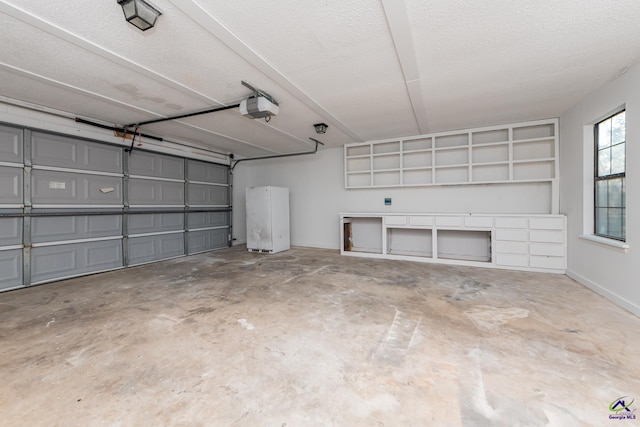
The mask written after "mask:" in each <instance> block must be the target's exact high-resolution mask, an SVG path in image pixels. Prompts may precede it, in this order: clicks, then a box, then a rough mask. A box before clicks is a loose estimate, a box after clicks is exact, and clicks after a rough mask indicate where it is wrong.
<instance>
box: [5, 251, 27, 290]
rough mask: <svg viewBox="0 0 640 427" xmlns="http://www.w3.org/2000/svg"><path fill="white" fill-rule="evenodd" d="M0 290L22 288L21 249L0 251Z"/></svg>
mask: <svg viewBox="0 0 640 427" xmlns="http://www.w3.org/2000/svg"><path fill="white" fill-rule="evenodd" d="M0 272H2V275H0V290H2V289H10V288H15V287H18V286H22V249H12V250H9V251H0Z"/></svg>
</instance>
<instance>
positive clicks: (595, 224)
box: [592, 108, 627, 243]
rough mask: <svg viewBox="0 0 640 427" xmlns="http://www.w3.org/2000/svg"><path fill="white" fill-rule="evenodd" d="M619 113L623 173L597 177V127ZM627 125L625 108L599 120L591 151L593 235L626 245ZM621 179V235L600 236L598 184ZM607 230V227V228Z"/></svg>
mask: <svg viewBox="0 0 640 427" xmlns="http://www.w3.org/2000/svg"><path fill="white" fill-rule="evenodd" d="M620 113H625V134H624V142H620V143H618V144H616V145H620V144H624V171H623V172H619V173H615V174H609V175H605V176H599V156H598V154H599V152H600V151H602V150H600V149H599V133H600V132H599V126H600V125H601V124H602V123H604V122H606V121H607V120H610V119H612V118H613V117H615V116H617V115H618V114H620ZM626 125H627V121H626V108H622V109H620V110H617V111H616V112H614V113H612V114H610V115H608V116H607V117H605V118H603V119H601V120H599V121H598V122H596V123H595V124H594V126H593V140H594V141H593V150H594V155H593V157H594V158H593V230H592V231H593V235H594V236H597V237H600V238H604V239H611V240H615V241H618V242H623V243H626V237H627V232H626V221H627V218H626V208H627V201H626V174H627V131H626V127H627V126H626ZM611 147H613V144H612V145H611V146H610V147H608V148H609V149H610V148H611ZM611 161H612V160H611V159H610V160H609V162H611ZM620 178H622V188H623V189H624V191H623V193H622V194H623V197H624V199H623V203H622V206H621V209H622V210H623V212H625V215H624V219H623V223H622V233H621V235H622V236H621V237H619V236H613V235H610V234H602V233H598V221H597V219H598V217H597V210H598V190H597V188H598V183H599V182H601V181H607V182H608V181H611V180H614V179H620ZM608 194H609V190H608V189H607V196H608ZM607 208H609V206H608V205H607ZM607 230H608V227H607Z"/></svg>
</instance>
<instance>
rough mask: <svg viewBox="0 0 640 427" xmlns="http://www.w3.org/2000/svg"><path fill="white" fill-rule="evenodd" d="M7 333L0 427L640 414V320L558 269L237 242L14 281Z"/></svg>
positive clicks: (2, 308) (573, 418) (0, 309)
mask: <svg viewBox="0 0 640 427" xmlns="http://www.w3.org/2000/svg"><path fill="white" fill-rule="evenodd" d="M0 344H1V345H0V425H2V426H152V425H153V426H160V425H167V426H218V425H220V426H278V427H280V426H331V425H335V426H430V425H433V426H457V425H463V426H496V425H503V426H544V425H552V426H573V425H576V426H577V425H596V426H603V425H635V423H636V422H640V420H639V421H628V420H627V421H618V424H612V423H615V422H616V421H611V420H609V415H610V414H612V412H611V411H610V410H609V405H610V404H611V402H612V401H614V400H615V399H617V398H618V397H621V396H629V398H627V403H628V402H629V400H630V399H631V398H636V399H637V400H638V402H640V363H638V362H640V319H639V318H637V317H635V316H633V315H631V314H630V313H628V312H626V311H624V310H622V309H620V308H618V307H616V306H615V305H613V304H612V303H610V302H608V301H606V300H605V299H603V298H601V297H600V296H598V295H596V294H594V293H593V292H591V291H590V290H588V289H586V288H584V287H582V286H581V285H579V284H577V283H575V282H573V281H572V280H570V279H568V278H567V277H565V276H559V275H547V274H536V273H526V272H511V271H499V270H492V269H474V268H463V267H452V266H443V265H430V264H420V263H410V262H400V261H378V260H368V259H357V258H349V257H341V256H340V255H339V254H338V253H337V251H329V250H318V249H304V248H294V249H292V250H290V251H287V252H283V253H280V254H275V255H263V254H252V253H248V252H246V251H245V250H244V249H243V248H242V247H239V248H232V249H228V250H223V251H217V252H212V253H207V254H201V255H196V256H192V257H187V258H179V259H175V260H170V261H165V262H161V263H156V264H150V265H147V266H142V267H137V268H133V269H128V270H121V271H115V272H110V273H106V274H101V275H95V276H89V277H83V278H77V279H72V280H67V281H63V282H58V283H53V284H48V285H44V286H39V287H35V288H30V289H22V290H18V291H12V292H8V293H4V294H0ZM638 405H640V403H639V404H638ZM632 409H635V406H633V405H632ZM639 415H640V414H639Z"/></svg>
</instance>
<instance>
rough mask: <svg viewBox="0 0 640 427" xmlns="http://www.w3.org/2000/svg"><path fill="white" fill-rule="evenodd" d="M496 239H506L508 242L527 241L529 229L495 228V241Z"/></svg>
mask: <svg viewBox="0 0 640 427" xmlns="http://www.w3.org/2000/svg"><path fill="white" fill-rule="evenodd" d="M498 240H507V241H510V242H527V241H528V240H529V231H528V230H515V229H514V230H510V229H504V230H503V229H498V230H496V241H498Z"/></svg>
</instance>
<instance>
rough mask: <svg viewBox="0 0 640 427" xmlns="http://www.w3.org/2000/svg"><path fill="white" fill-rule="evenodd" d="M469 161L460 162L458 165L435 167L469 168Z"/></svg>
mask: <svg viewBox="0 0 640 427" xmlns="http://www.w3.org/2000/svg"><path fill="white" fill-rule="evenodd" d="M468 167H469V164H468V163H459V164H457V165H435V166H434V168H435V169H455V168H468Z"/></svg>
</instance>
